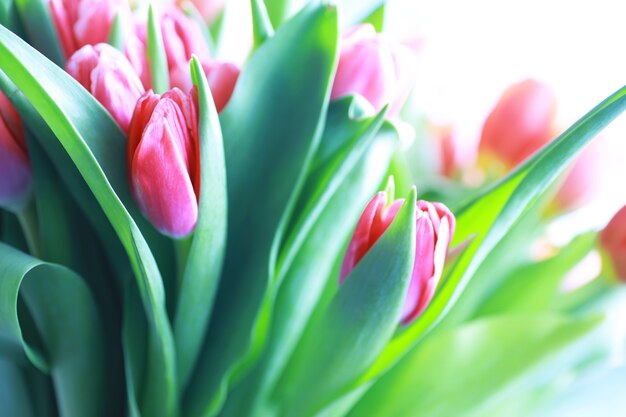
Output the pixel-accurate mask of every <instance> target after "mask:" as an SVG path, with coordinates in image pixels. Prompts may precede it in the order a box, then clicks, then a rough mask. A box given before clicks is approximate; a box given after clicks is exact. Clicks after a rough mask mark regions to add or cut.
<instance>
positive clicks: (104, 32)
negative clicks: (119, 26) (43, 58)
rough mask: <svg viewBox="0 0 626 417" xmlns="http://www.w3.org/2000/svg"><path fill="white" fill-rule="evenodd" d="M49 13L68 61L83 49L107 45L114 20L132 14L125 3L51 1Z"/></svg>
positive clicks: (116, 1)
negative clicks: (96, 45)
mask: <svg viewBox="0 0 626 417" xmlns="http://www.w3.org/2000/svg"><path fill="white" fill-rule="evenodd" d="M50 12H51V15H52V21H53V23H54V26H55V28H56V31H57V34H58V36H59V40H60V42H61V48H62V49H63V52H64V53H65V57H66V58H68V57H70V56H71V55H72V54H73V53H74V52H75V51H77V50H78V49H80V48H81V47H82V46H85V45H95V44H97V43H101V42H106V41H107V39H108V38H109V33H110V32H111V26H112V25H113V20H114V19H115V16H116V15H117V14H118V13H126V14H128V15H130V13H131V12H130V8H129V6H128V3H127V2H125V1H124V0H50Z"/></svg>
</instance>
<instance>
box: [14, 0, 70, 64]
mask: <svg viewBox="0 0 626 417" xmlns="http://www.w3.org/2000/svg"><path fill="white" fill-rule="evenodd" d="M15 5H16V6H17V10H18V13H19V16H20V20H21V21H22V24H23V27H24V30H25V31H26V36H27V38H28V40H29V43H30V44H31V45H33V46H34V47H35V48H37V50H39V51H40V52H41V53H43V54H44V55H45V56H46V57H47V58H48V59H50V60H51V61H52V62H54V63H55V64H57V65H58V66H60V67H63V66H64V65H65V56H64V54H63V50H62V49H61V43H60V41H59V38H58V36H57V33H56V29H55V28H54V24H53V23H52V17H51V16H50V9H49V6H48V2H47V1H46V0H16V1H15Z"/></svg>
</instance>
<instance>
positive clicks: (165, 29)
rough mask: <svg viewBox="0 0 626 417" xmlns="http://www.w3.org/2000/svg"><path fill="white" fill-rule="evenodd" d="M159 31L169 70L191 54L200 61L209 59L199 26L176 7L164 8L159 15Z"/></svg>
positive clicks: (188, 58)
mask: <svg viewBox="0 0 626 417" xmlns="http://www.w3.org/2000/svg"><path fill="white" fill-rule="evenodd" d="M161 33H162V35H163V44H164V46H165V54H166V55H167V63H168V66H169V68H170V70H172V69H173V68H176V67H178V66H181V65H185V64H186V63H187V62H188V61H189V60H190V59H191V55H192V54H194V55H196V56H197V57H198V58H199V59H200V61H208V60H209V58H210V54H209V47H208V45H207V44H206V42H205V40H204V37H203V36H202V31H201V29H200V27H198V25H197V24H196V22H195V21H193V20H192V19H191V18H189V17H187V15H185V13H183V12H182V11H181V10H179V9H177V8H176V7H168V8H166V10H165V12H164V13H163V14H162V15H161Z"/></svg>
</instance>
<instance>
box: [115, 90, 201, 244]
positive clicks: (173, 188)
mask: <svg viewBox="0 0 626 417" xmlns="http://www.w3.org/2000/svg"><path fill="white" fill-rule="evenodd" d="M198 148H199V144H198V118H197V114H196V108H195V104H194V102H193V99H192V97H191V95H189V94H184V93H183V92H182V91H180V90H179V89H177V88H174V89H172V90H170V91H168V92H167V93H165V94H163V95H162V96H160V97H159V96H158V95H156V94H154V93H153V92H152V91H148V92H147V93H145V94H144V95H143V96H142V97H141V98H140V99H139V101H138V102H137V106H136V107H135V112H134V113H133V119H132V121H131V124H130V133H129V136H128V155H127V163H128V172H129V175H130V186H131V191H132V193H133V197H134V198H135V201H136V202H137V204H138V206H139V208H140V209H141V211H142V212H143V213H144V214H145V216H146V217H147V218H148V219H149V220H150V221H151V222H152V224H153V225H154V226H155V227H156V228H157V229H158V230H159V231H161V232H162V233H164V234H166V235H169V236H172V237H176V238H178V237H183V236H185V235H187V234H189V233H191V232H192V231H193V229H194V227H195V225H196V221H197V218H198V195H199V190H200V160H199V149H198Z"/></svg>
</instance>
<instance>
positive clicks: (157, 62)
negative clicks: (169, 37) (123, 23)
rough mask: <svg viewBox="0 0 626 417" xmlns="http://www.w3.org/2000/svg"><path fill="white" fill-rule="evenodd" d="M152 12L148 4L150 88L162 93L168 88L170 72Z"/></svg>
mask: <svg viewBox="0 0 626 417" xmlns="http://www.w3.org/2000/svg"><path fill="white" fill-rule="evenodd" d="M154 13H155V12H154V7H152V4H150V6H148V63H149V65H150V81H151V83H152V89H153V90H154V92H155V93H156V94H163V93H165V92H166V91H167V90H169V89H170V73H169V67H168V63H167V55H166V54H165V46H164V45H163V36H162V34H161V25H160V24H159V19H157V18H156V17H155V15H154Z"/></svg>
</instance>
